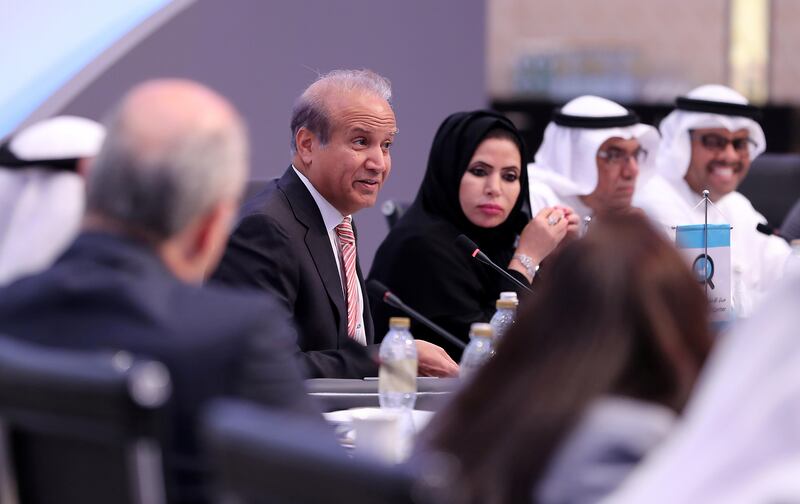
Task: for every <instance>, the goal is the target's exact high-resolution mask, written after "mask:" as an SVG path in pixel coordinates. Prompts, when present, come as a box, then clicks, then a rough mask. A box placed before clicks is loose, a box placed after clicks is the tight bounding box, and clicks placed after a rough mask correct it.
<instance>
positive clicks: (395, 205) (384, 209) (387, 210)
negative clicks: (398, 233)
mask: <svg viewBox="0 0 800 504" xmlns="http://www.w3.org/2000/svg"><path fill="white" fill-rule="evenodd" d="M409 206H410V204H409V203H404V202H401V201H396V200H386V201H384V202H383V204H382V205H381V213H382V214H383V216H384V217H385V218H386V224H388V226H389V229H392V228H393V227H394V225H395V224H397V221H399V220H400V217H402V216H403V214H404V213H406V210H408V207H409Z"/></svg>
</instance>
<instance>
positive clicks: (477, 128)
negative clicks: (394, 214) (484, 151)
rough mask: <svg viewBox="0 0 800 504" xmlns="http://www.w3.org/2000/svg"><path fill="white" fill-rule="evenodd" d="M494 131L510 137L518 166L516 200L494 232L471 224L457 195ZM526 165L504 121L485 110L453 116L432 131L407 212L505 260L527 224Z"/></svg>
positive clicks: (509, 124) (518, 141)
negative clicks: (421, 175)
mask: <svg viewBox="0 0 800 504" xmlns="http://www.w3.org/2000/svg"><path fill="white" fill-rule="evenodd" d="M497 129H500V130H505V131H507V132H509V133H510V134H511V135H512V136H513V138H515V139H516V144H517V146H518V147H519V153H520V160H521V162H522V166H521V168H522V169H521V171H520V178H519V182H520V195H519V197H518V198H517V201H516V203H515V204H514V208H513V209H512V210H511V212H510V213H509V216H508V219H506V220H505V222H503V223H502V224H500V225H499V226H497V227H494V228H482V227H479V226H476V225H475V224H473V223H472V222H470V221H469V219H467V217H466V215H464V212H463V211H462V210H461V204H460V201H459V197H458V193H459V188H460V185H461V179H462V178H463V176H464V172H466V171H467V165H468V164H469V161H470V159H472V156H473V155H474V154H475V151H476V150H477V149H478V146H479V145H480V144H481V142H482V141H483V140H484V138H486V135H487V134H488V133H489V132H490V131H493V130H497ZM526 160H527V157H526V154H525V143H524V141H523V140H522V137H521V136H520V134H519V132H518V131H517V128H516V127H515V126H514V124H513V123H512V122H511V121H509V120H508V119H507V118H506V117H504V116H502V115H500V114H498V113H497V112H492V111H488V110H477V111H474V112H457V113H455V114H452V115H450V116H449V117H448V118H447V119H445V120H444V122H443V123H442V125H441V126H439V129H438V131H437V132H436V136H435V137H434V139H433V145H432V146H431V152H430V156H429V157H428V168H427V170H426V171H425V177H424V178H423V180H422V186H421V187H420V190H419V192H418V193H417V197H416V199H415V200H414V204H413V205H412V208H411V209H410V210H416V208H415V207H419V209H421V210H422V211H423V213H424V214H427V216H429V217H430V218H434V219H444V220H446V221H448V222H449V223H451V224H452V225H453V226H454V227H455V228H456V229H457V230H458V231H459V233H461V234H465V235H467V236H468V237H470V238H471V239H472V240H473V241H475V242H476V243H477V244H478V245H479V246H480V247H481V248H482V249H483V251H484V252H486V253H487V254H489V256H490V257H492V256H495V255H497V254H498V253H499V254H500V256H505V255H508V251H509V249H510V247H512V246H513V244H514V240H515V239H516V237H517V235H519V233H520V232H521V231H522V228H524V227H525V224H527V222H528V221H529V220H530V214H529V213H528V211H529V208H530V204H529V203H528V172H527V170H526V166H525V165H526ZM413 213H417V212H413ZM412 215H413V214H412ZM502 252H505V253H502ZM492 258H493V259H496V260H502V259H505V257H496V258H495V257H492ZM510 259H511V256H510V255H508V258H507V259H505V262H508V261H509V260H510Z"/></svg>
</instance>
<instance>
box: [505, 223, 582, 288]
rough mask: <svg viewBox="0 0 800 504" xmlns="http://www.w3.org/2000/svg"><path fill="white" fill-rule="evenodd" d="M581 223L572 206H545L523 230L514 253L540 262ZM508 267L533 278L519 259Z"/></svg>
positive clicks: (537, 262)
mask: <svg viewBox="0 0 800 504" xmlns="http://www.w3.org/2000/svg"><path fill="white" fill-rule="evenodd" d="M567 211H568V212H567ZM579 224H580V223H579V222H578V217H577V215H576V214H575V212H573V211H572V209H570V208H567V207H549V208H544V209H542V210H541V211H540V212H539V213H538V214H536V216H535V217H534V218H533V219H531V221H530V222H529V223H528V224H527V225H526V226H525V228H524V229H523V230H522V234H521V235H520V237H519V245H517V250H515V251H514V254H515V255H516V254H522V255H526V256H528V257H530V258H531V259H532V260H533V262H534V263H536V264H539V263H540V262H542V260H544V258H545V257H547V256H548V255H549V254H550V252H552V251H553V250H554V249H555V248H556V247H557V246H558V244H559V243H561V241H562V240H563V239H564V237H565V236H566V235H567V232H568V231H570V230H575V232H577V229H578V226H579ZM508 267H509V268H511V269H514V270H516V271H519V272H520V273H522V274H524V275H525V277H527V278H528V281H529V282H530V281H531V280H533V276H532V275H531V274H530V273H529V271H528V269H527V268H526V267H525V266H524V265H523V264H522V263H520V262H519V260H518V259H512V260H511V263H510V264H509V266H508Z"/></svg>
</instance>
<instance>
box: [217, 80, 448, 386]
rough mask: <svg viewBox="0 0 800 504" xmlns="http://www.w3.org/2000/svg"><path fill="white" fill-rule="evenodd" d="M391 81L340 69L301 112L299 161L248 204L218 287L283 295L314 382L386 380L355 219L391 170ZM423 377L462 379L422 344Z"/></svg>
mask: <svg viewBox="0 0 800 504" xmlns="http://www.w3.org/2000/svg"><path fill="white" fill-rule="evenodd" d="M391 94H392V90H391V85H390V83H389V81H388V80H387V79H386V78H384V77H382V76H380V75H378V74H376V73H374V72H372V71H369V70H334V71H332V72H330V73H328V74H326V75H323V76H322V77H320V78H319V79H318V80H317V81H316V82H314V83H313V84H311V85H310V86H309V87H308V88H307V89H306V90H305V91H304V92H303V94H302V95H301V96H300V98H298V100H297V102H296V103H295V105H294V109H293V110H292V119H291V131H292V142H291V147H292V153H293V157H292V164H291V166H289V168H288V169H287V170H286V172H285V173H284V174H283V176H282V177H281V178H280V179H277V180H274V181H272V182H271V183H270V184H268V186H267V187H266V188H265V189H264V190H263V191H261V192H260V193H259V194H257V195H256V196H254V197H253V199H251V200H250V201H248V202H246V203H245V205H244V208H243V209H242V213H241V216H240V220H239V223H238V225H237V227H236V229H235V231H234V233H233V235H232V236H231V238H230V241H229V242H228V247H227V250H226V251H225V255H224V257H223V259H222V262H221V263H220V266H219V269H218V270H217V272H216V273H215V274H214V277H213V278H214V280H216V281H220V282H224V283H227V284H232V285H239V286H243V287H253V288H256V289H261V290H264V291H267V292H269V293H271V294H274V295H275V296H276V297H277V298H278V299H279V300H280V301H282V303H283V304H285V305H286V306H287V307H288V309H289V310H290V311H291V312H292V313H293V315H294V322H295V325H296V327H297V329H298V335H297V350H298V355H299V356H300V359H301V361H302V362H303V364H304V367H305V369H306V371H307V373H308V377H310V378H363V377H365V376H377V373H378V365H377V360H376V358H375V357H376V354H377V348H375V346H374V345H373V342H374V330H373V325H372V318H371V316H370V310H369V301H368V299H367V295H366V289H365V286H364V280H363V278H364V277H363V275H362V274H361V268H360V266H359V262H358V256H357V252H356V245H357V233H356V231H355V226H354V225H353V222H352V214H354V213H355V212H357V211H358V210H361V209H363V208H367V207H370V206H373V205H374V204H375V201H376V199H377V197H378V191H379V190H380V188H381V186H382V185H383V183H384V181H385V180H386V177H387V176H388V175H389V171H390V170H391V166H392V165H391V155H390V148H391V145H392V142H393V141H394V137H395V134H396V133H397V123H396V121H395V115H394V111H393V110H392V107H391V105H390V104H389V100H390V99H391ZM416 344H417V353H418V362H419V373H420V374H421V375H434V376H449V375H455V374H456V373H457V370H458V366H457V365H456V364H455V362H453V361H452V359H450V357H449V356H448V355H447V354H446V353H445V351H444V350H443V349H441V348H440V347H438V346H436V345H433V344H431V343H427V342H425V341H420V340H417V342H416Z"/></svg>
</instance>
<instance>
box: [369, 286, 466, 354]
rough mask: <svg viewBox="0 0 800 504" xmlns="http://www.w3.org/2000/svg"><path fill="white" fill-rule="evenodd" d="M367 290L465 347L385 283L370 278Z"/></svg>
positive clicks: (445, 337) (447, 338)
mask: <svg viewBox="0 0 800 504" xmlns="http://www.w3.org/2000/svg"><path fill="white" fill-rule="evenodd" d="M367 291H368V292H369V293H370V294H371V295H372V296H373V297H376V298H378V299H381V300H382V301H383V302H384V303H386V304H388V305H389V306H393V307H395V308H397V309H398V310H401V311H403V312H404V313H407V314H409V315H411V318H413V319H414V320H418V321H420V322H422V323H423V324H425V326H427V327H428V329H430V330H431V331H433V332H435V333H436V334H438V335H439V336H441V337H442V338H444V339H446V340H447V341H448V342H450V343H452V344H453V345H455V346H457V347H458V348H460V349H461V350H463V349H464V348H465V347H466V345H465V344H464V342H463V341H461V340H460V339H458V338H456V337H455V336H453V335H452V334H450V333H449V332H447V331H445V330H444V329H442V328H441V327H439V326H438V325H436V324H434V323H433V322H431V321H430V320H428V319H427V318H426V317H424V316H423V315H422V314H421V313H419V312H418V311H417V310H415V309H413V308H411V307H410V306H408V305H407V304H405V303H404V302H402V301H401V300H400V298H399V297H397V296H396V295H394V294H393V293H392V291H390V290H389V288H388V287H386V286H385V285H383V284H382V283H381V282H379V281H377V280H370V281H369V282H367Z"/></svg>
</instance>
